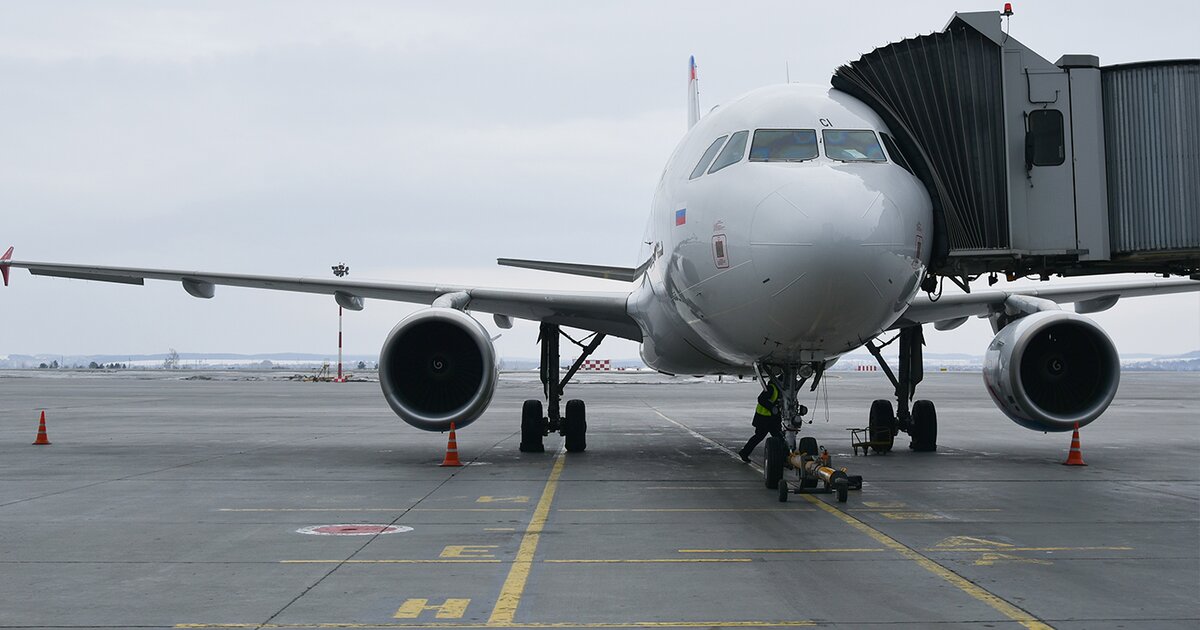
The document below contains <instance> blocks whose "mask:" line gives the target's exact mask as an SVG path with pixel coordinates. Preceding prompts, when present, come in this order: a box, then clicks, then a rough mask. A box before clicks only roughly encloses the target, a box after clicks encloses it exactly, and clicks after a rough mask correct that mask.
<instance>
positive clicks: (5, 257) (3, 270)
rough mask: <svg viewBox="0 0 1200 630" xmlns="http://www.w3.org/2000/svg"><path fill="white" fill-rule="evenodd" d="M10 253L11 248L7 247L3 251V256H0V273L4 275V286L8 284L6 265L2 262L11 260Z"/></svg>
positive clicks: (11, 251)
mask: <svg viewBox="0 0 1200 630" xmlns="http://www.w3.org/2000/svg"><path fill="white" fill-rule="evenodd" d="M12 253H13V248H11V247H9V248H8V251H6V252H4V255H3V256H0V275H2V276H4V286H8V265H6V264H4V263H5V261H8V260H12Z"/></svg>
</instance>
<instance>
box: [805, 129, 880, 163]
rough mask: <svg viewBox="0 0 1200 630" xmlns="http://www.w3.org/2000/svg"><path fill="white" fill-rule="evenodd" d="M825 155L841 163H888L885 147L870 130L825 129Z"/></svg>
mask: <svg viewBox="0 0 1200 630" xmlns="http://www.w3.org/2000/svg"><path fill="white" fill-rule="evenodd" d="M821 135H823V136H824V138H825V155H826V156H827V157H828V158H829V159H831V160H838V161H839V162H886V161H887V158H886V157H884V156H883V147H881V146H879V139H878V138H876V137H875V132H874V131H871V130H869V129H855V130H852V129H825V130H823V131H822V132H821Z"/></svg>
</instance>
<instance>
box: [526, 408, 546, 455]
mask: <svg viewBox="0 0 1200 630" xmlns="http://www.w3.org/2000/svg"><path fill="white" fill-rule="evenodd" d="M545 434H546V420H545V418H543V417H542V401H540V400H526V401H525V404H524V405H522V406H521V446H520V449H521V452H522V453H544V452H546V446H545V445H544V444H543V443H542V436H544V435H545Z"/></svg>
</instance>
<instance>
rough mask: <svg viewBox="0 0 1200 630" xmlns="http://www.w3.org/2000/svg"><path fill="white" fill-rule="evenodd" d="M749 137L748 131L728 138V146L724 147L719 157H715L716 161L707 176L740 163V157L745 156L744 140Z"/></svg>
mask: <svg viewBox="0 0 1200 630" xmlns="http://www.w3.org/2000/svg"><path fill="white" fill-rule="evenodd" d="M749 136H750V132H749V131H739V132H737V133H735V134H733V135H732V136H730V137H729V144H727V145H725V150H723V151H721V155H719V156H717V161H716V162H713V165H712V168H710V169H708V172H709V174H710V175H711V174H712V173H716V172H717V171H719V170H721V169H723V168H725V167H726V166H729V165H730V164H737V163H738V162H741V161H742V156H743V155H745V154H746V138H747V137H749Z"/></svg>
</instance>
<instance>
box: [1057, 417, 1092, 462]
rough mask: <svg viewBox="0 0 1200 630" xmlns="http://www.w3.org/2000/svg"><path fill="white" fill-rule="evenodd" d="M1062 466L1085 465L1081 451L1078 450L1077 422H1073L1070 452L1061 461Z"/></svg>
mask: <svg viewBox="0 0 1200 630" xmlns="http://www.w3.org/2000/svg"><path fill="white" fill-rule="evenodd" d="M1063 466H1087V464H1085V463H1083V452H1082V451H1080V450H1079V423H1078V422H1076V423H1075V431H1074V432H1073V433H1071V452H1070V453H1068V454H1067V461H1065V462H1063Z"/></svg>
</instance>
